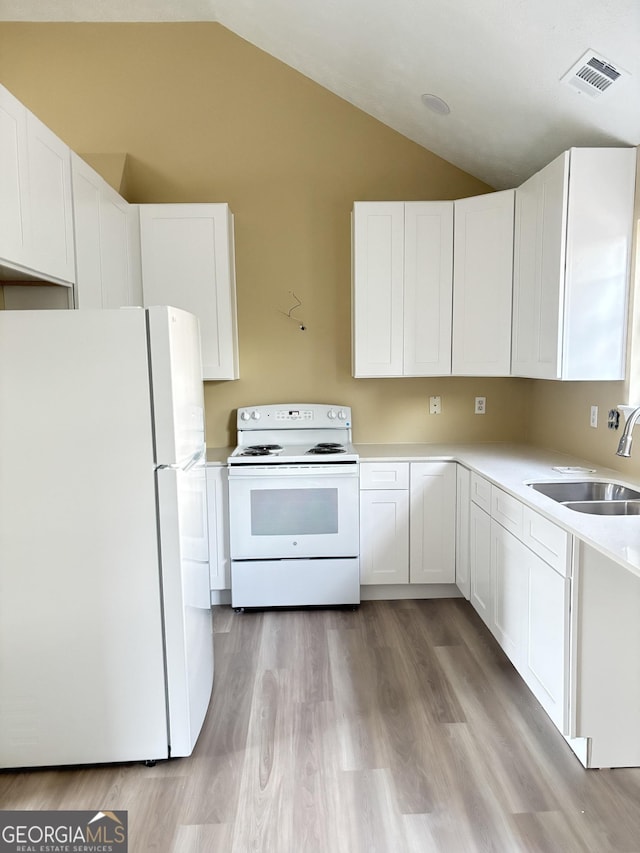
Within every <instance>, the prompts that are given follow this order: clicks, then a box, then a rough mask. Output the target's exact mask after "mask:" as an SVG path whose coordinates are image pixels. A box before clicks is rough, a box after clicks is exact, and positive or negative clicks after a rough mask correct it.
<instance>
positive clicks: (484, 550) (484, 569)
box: [469, 503, 493, 626]
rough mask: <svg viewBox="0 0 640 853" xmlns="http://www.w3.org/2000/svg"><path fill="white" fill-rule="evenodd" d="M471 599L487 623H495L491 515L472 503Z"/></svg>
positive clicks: (470, 543) (470, 533)
mask: <svg viewBox="0 0 640 853" xmlns="http://www.w3.org/2000/svg"><path fill="white" fill-rule="evenodd" d="M469 575H470V587H471V596H470V599H469V600H470V601H471V604H472V605H473V607H474V608H475V609H476V610H477V612H478V614H479V615H480V618H481V619H482V621H483V622H484V623H485V625H488V626H492V625H493V593H492V588H491V516H490V515H489V514H488V513H486V512H485V511H484V510H483V509H480V507H479V506H478V505H477V504H475V503H471V505H470V506H469Z"/></svg>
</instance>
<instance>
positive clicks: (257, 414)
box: [251, 409, 260, 421]
mask: <svg viewBox="0 0 640 853" xmlns="http://www.w3.org/2000/svg"><path fill="white" fill-rule="evenodd" d="M251 417H252V419H253V420H254V421H259V420H260V412H258V411H256V410H255V409H254V410H253V411H252V412H251Z"/></svg>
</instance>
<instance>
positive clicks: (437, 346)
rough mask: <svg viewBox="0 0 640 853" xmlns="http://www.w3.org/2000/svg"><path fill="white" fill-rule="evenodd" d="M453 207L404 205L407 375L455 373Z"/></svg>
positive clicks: (432, 203)
mask: <svg viewBox="0 0 640 853" xmlns="http://www.w3.org/2000/svg"><path fill="white" fill-rule="evenodd" d="M452 258H453V203H452V202H450V201H410V202H405V206H404V263H405V267H404V360H403V375H404V376H438V375H441V374H447V373H450V372H451V283H452Z"/></svg>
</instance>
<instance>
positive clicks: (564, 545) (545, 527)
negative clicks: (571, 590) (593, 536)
mask: <svg viewBox="0 0 640 853" xmlns="http://www.w3.org/2000/svg"><path fill="white" fill-rule="evenodd" d="M523 509H524V513H523V523H522V541H523V542H524V543H525V545H527V547H529V548H531V550H532V551H533V552H534V553H535V554H537V555H538V556H539V557H542V559H543V560H544V561H545V563H548V564H549V565H550V566H551V567H552V568H554V569H555V570H556V571H557V572H559V573H560V574H561V575H562V576H563V577H569V575H570V574H571V560H570V557H571V541H572V539H571V536H570V535H569V534H568V533H567V531H566V530H563V529H562V528H561V527H558V525H557V524H554V523H553V522H552V521H549V519H548V518H544V516H542V515H539V514H538V513H537V512H536V511H535V510H533V509H529V507H524V508H523Z"/></svg>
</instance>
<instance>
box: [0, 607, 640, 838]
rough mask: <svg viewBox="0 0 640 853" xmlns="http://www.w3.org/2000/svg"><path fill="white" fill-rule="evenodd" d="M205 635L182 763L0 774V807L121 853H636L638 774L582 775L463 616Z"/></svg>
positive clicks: (313, 614)
mask: <svg viewBox="0 0 640 853" xmlns="http://www.w3.org/2000/svg"><path fill="white" fill-rule="evenodd" d="M215 630H216V634H215V654H216V677H215V686H214V693H213V699H212V703H211V707H210V709H209V714H208V716H207V720H206V722H205V726H204V730H203V732H202V735H201V737H200V740H199V742H198V744H197V747H196V750H195V752H194V754H193V756H191V758H188V759H177V760H174V761H169V762H160V763H158V764H157V765H156V766H155V767H153V768H147V767H144V766H142V765H135V764H132V765H126V766H118V767H102V768H82V769H59V770H39V771H23V772H20V771H8V772H3V773H0V808H2V809H43V808H49V809H103V810H104V809H127V810H128V813H129V827H130V848H129V849H130V851H131V853H143V851H159V853H165V851H166V853H204V851H212V853H228V851H229V853H249V851H261V852H262V851H264V852H265V853H266V851H268V853H315V852H316V851H317V852H318V853H364V851H380V853H413V851H416V853H429V852H430V851H438V853H439V852H440V851H442V853H458V851H460V853H467V852H469V853H471V851H500V853H502V851H504V853H515V851H545V853H547V851H548V853H585V852H586V853H637V851H640V770H636V769H630V770H629V769H622V770H620V769H619V770H591V771H586V770H584V769H583V768H582V767H581V765H580V764H579V762H578V760H577V759H576V758H575V757H574V756H573V754H572V753H571V751H570V750H569V748H568V746H567V745H566V744H565V743H564V741H563V739H562V737H561V736H560V735H559V734H558V732H557V731H556V730H555V728H554V727H553V725H552V724H551V723H550V721H549V720H548V719H547V717H546V715H545V714H544V712H543V711H542V710H541V709H540V707H539V706H538V704H537V703H536V701H535V700H534V699H533V697H532V696H531V694H530V692H529V691H528V689H527V688H526V687H525V685H524V684H523V682H522V681H521V680H520V678H519V677H518V676H517V674H516V673H515V671H514V669H513V668H512V666H511V664H510V663H509V662H508V661H507V659H506V658H505V656H504V654H503V653H502V651H501V650H500V649H499V647H498V646H497V644H496V643H495V642H494V640H493V638H492V637H491V636H490V635H489V634H488V632H487V630H486V628H485V627H484V626H483V624H482V623H481V622H480V620H479V619H478V617H477V616H476V614H475V612H474V611H473V610H472V608H471V607H470V606H469V604H468V603H467V602H466V601H464V600H461V599H450V600H433V601H398V602H364V603H363V604H362V605H361V606H360V608H359V609H358V610H356V611H348V610H297V611H296V610H290V611H278V612H274V611H271V612H255V613H251V612H247V613H243V614H236V613H234V612H233V611H231V610H230V608H224V607H219V608H216V609H215ZM639 724H640V720H639Z"/></svg>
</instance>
